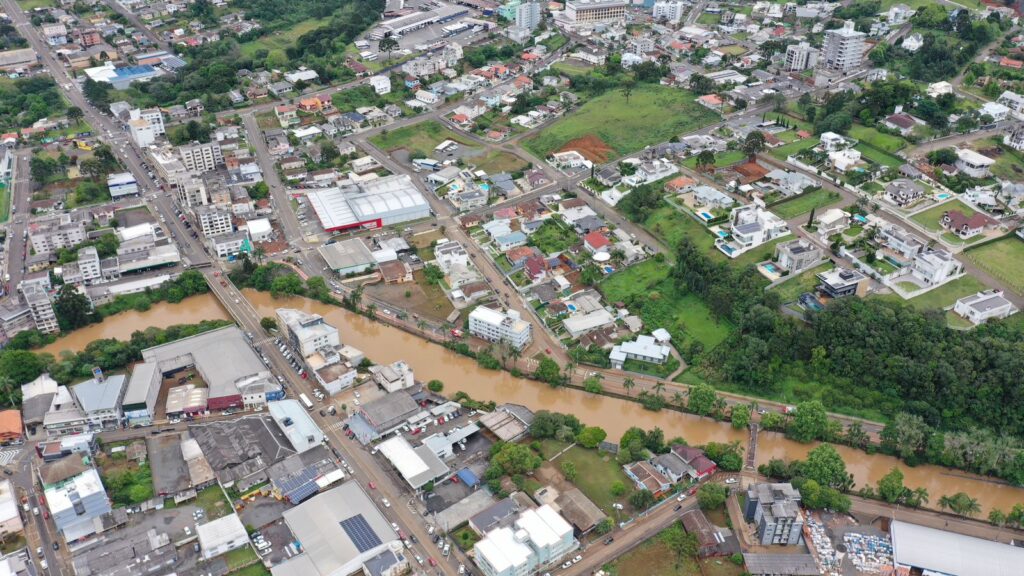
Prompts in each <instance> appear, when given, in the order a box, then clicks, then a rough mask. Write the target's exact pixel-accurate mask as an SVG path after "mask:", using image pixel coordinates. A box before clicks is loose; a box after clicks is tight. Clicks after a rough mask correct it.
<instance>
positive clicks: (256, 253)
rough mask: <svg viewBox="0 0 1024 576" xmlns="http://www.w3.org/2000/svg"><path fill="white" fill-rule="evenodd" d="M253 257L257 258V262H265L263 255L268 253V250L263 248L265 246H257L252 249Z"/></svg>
mask: <svg viewBox="0 0 1024 576" xmlns="http://www.w3.org/2000/svg"><path fill="white" fill-rule="evenodd" d="M252 255H253V258H256V263H257V264H263V257H264V256H266V255H267V251H266V250H264V249H263V246H257V247H255V248H253V250H252Z"/></svg>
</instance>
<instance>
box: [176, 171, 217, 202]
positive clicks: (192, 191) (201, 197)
mask: <svg viewBox="0 0 1024 576" xmlns="http://www.w3.org/2000/svg"><path fill="white" fill-rule="evenodd" d="M177 183H178V190H177V194H178V204H181V205H182V206H184V207H188V208H192V207H196V206H205V205H207V204H209V203H210V197H209V195H208V194H207V193H206V183H205V182H203V179H202V178H196V177H195V176H188V177H185V178H180V179H178V180H177Z"/></svg>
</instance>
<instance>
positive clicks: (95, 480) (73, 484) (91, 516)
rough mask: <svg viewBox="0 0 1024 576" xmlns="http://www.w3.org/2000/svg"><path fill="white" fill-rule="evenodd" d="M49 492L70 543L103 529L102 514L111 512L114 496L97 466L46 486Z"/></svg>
mask: <svg viewBox="0 0 1024 576" xmlns="http://www.w3.org/2000/svg"><path fill="white" fill-rule="evenodd" d="M72 458H74V457H72ZM44 485H45V482H44ZM45 492H46V504H47V506H48V507H49V509H50V515H51V517H52V518H53V522H54V524H56V525H57V530H58V531H60V533H61V534H62V535H63V536H64V540H65V541H66V542H68V543H69V544H70V543H73V542H77V541H79V540H82V539H84V538H88V537H89V536H92V535H93V534H96V533H97V532H100V531H102V530H103V521H102V516H103V515H105V514H108V513H109V512H110V510H111V508H110V500H108V499H107V493H106V491H105V490H104V489H103V481H102V480H100V473H99V472H97V471H96V469H95V468H87V469H86V470H85V471H83V472H81V473H80V474H76V475H74V476H72V477H70V478H65V479H62V480H60V481H59V482H57V483H55V484H52V485H49V486H46V488H45Z"/></svg>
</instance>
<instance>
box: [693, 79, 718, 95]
mask: <svg viewBox="0 0 1024 576" xmlns="http://www.w3.org/2000/svg"><path fill="white" fill-rule="evenodd" d="M716 89H717V86H715V82H714V81H713V80H711V79H710V78H708V77H707V76H704V75H703V74H694V75H692V76H690V91H691V92H693V93H694V94H697V95H698V96H703V95H705V94H711V93H712V92H714V91H715V90H716Z"/></svg>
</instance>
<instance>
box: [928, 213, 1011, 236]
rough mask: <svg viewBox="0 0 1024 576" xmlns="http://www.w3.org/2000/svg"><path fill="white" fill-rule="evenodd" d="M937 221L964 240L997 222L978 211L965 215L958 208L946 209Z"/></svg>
mask: <svg viewBox="0 0 1024 576" xmlns="http://www.w3.org/2000/svg"><path fill="white" fill-rule="evenodd" d="M939 223H940V224H942V227H943V228H945V229H946V230H949V231H950V232H952V233H953V234H956V235H957V236H959V237H960V238H962V239H965V240H966V239H967V238H972V237H974V236H977V235H978V234H981V233H983V232H984V231H985V229H986V228H991V227H994V226H996V225H997V224H998V222H996V221H995V220H993V219H992V218H989V217H988V216H986V215H984V214H982V213H980V212H977V213H975V214H973V215H971V216H967V215H965V214H964V213H963V212H960V211H959V210H947V211H946V212H944V213H943V214H942V218H940V219H939Z"/></svg>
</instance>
